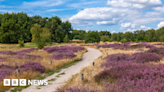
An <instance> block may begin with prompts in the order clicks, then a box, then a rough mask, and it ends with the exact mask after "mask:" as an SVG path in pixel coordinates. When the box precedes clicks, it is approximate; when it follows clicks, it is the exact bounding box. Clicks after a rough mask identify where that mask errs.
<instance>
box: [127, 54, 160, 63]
mask: <svg viewBox="0 0 164 92" xmlns="http://www.w3.org/2000/svg"><path fill="white" fill-rule="evenodd" d="M160 59H161V57H160V56H159V55H158V54H156V53H149V52H144V53H143V52H142V53H135V54H133V55H131V56H130V57H129V58H128V60H131V61H133V62H139V63H144V62H151V61H159V60H160Z"/></svg>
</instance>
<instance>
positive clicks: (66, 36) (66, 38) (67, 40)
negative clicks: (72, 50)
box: [63, 35, 69, 43]
mask: <svg viewBox="0 0 164 92" xmlns="http://www.w3.org/2000/svg"><path fill="white" fill-rule="evenodd" d="M63 41H64V42H65V43H68V42H69V38H68V35H65V37H64V39H63Z"/></svg>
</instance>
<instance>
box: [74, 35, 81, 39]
mask: <svg viewBox="0 0 164 92" xmlns="http://www.w3.org/2000/svg"><path fill="white" fill-rule="evenodd" d="M80 38H81V37H80V35H75V36H74V37H73V39H80Z"/></svg>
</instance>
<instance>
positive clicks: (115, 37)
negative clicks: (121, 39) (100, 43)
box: [111, 33, 117, 41]
mask: <svg viewBox="0 0 164 92" xmlns="http://www.w3.org/2000/svg"><path fill="white" fill-rule="evenodd" d="M111 38H112V40H113V41H117V33H113V34H112V36H111Z"/></svg>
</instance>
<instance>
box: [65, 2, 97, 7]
mask: <svg viewBox="0 0 164 92" xmlns="http://www.w3.org/2000/svg"><path fill="white" fill-rule="evenodd" d="M97 3H99V2H98V1H90V2H86V1H85V2H81V3H73V4H69V5H67V6H68V7H73V8H79V7H80V8H82V7H85V8H86V6H87V7H89V5H91V6H92V5H93V4H97Z"/></svg>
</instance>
